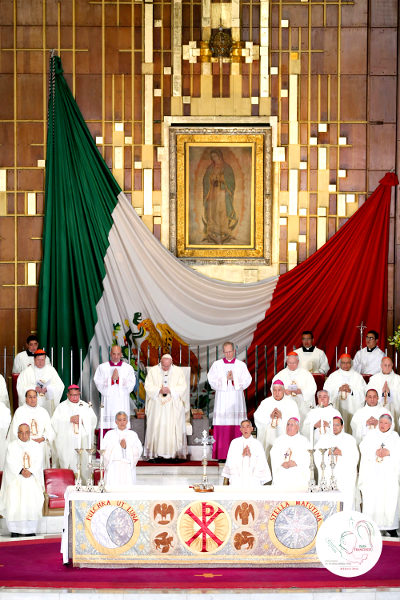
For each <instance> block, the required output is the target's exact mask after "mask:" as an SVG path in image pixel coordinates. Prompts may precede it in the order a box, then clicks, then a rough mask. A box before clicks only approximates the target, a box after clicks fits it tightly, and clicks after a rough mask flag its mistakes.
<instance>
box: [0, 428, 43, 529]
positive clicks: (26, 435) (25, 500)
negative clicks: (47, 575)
mask: <svg viewBox="0 0 400 600" xmlns="http://www.w3.org/2000/svg"><path fill="white" fill-rule="evenodd" d="M17 434H18V439H16V440H14V441H13V442H10V443H9V444H8V448H7V454H6V462H5V467H4V473H3V481H2V485H1V491H0V514H1V515H3V517H5V519H6V524H7V528H8V530H9V531H10V532H11V535H12V536H13V537H17V536H20V535H35V534H36V531H37V526H38V521H39V519H40V517H41V516H42V508H43V501H44V496H43V490H44V482H43V465H42V456H43V453H42V450H41V448H40V446H39V444H37V443H36V442H33V441H31V440H30V430H29V425H28V424H27V423H22V424H21V425H20V426H19V427H18V433H17Z"/></svg>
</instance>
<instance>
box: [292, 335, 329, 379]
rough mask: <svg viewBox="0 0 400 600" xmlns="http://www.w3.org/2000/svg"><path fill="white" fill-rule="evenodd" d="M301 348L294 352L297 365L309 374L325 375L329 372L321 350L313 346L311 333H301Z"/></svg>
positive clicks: (326, 359) (327, 363)
mask: <svg viewBox="0 0 400 600" xmlns="http://www.w3.org/2000/svg"><path fill="white" fill-rule="evenodd" d="M301 344H302V345H301V347H300V348H296V350H295V352H296V354H297V355H298V357H299V361H300V362H299V365H300V367H302V368H303V369H306V370H307V371H310V373H322V374H323V375H326V374H327V372H328V371H329V362H328V358H327V356H326V354H325V352H324V351H323V350H321V349H320V348H317V347H316V346H315V345H314V334H313V332H312V331H303V333H302V335H301Z"/></svg>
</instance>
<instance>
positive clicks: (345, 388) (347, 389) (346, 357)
mask: <svg viewBox="0 0 400 600" xmlns="http://www.w3.org/2000/svg"><path fill="white" fill-rule="evenodd" d="M324 390H327V391H328V392H329V396H330V399H331V402H332V405H333V406H334V407H335V408H337V409H338V410H339V412H340V414H341V415H342V418H343V421H344V427H345V430H346V431H349V428H350V421H351V419H352V417H353V415H354V413H355V412H356V410H358V409H359V408H361V407H362V406H363V405H364V400H365V393H366V391H367V386H366V383H365V381H364V378H363V376H362V375H361V374H360V373H358V371H355V370H354V369H353V368H352V360H351V356H350V354H342V355H341V357H340V359H339V369H338V370H337V371H334V372H333V373H331V375H329V377H328V378H327V380H326V381H325V383H324Z"/></svg>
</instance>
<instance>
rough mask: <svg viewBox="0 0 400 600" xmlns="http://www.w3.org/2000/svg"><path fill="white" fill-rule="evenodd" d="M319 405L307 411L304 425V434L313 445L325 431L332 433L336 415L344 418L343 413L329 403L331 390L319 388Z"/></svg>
mask: <svg viewBox="0 0 400 600" xmlns="http://www.w3.org/2000/svg"><path fill="white" fill-rule="evenodd" d="M317 398H318V406H316V407H315V408H313V409H311V410H310V412H309V413H307V416H306V418H305V419H304V422H303V426H302V430H301V431H302V434H303V435H305V436H306V437H308V439H309V440H310V442H311V444H312V446H313V447H314V443H316V442H317V441H318V440H319V438H320V436H321V435H323V434H324V433H328V432H329V433H332V425H333V419H334V417H339V418H340V419H341V418H342V415H341V414H340V412H339V411H338V410H336V408H333V406H332V404H330V403H329V401H330V398H329V392H327V390H319V392H317Z"/></svg>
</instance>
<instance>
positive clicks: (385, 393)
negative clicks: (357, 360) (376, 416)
mask: <svg viewBox="0 0 400 600" xmlns="http://www.w3.org/2000/svg"><path fill="white" fill-rule="evenodd" d="M368 387H369V388H373V389H374V390H376V391H377V392H378V395H379V398H380V400H379V402H380V404H381V405H382V406H384V407H385V406H388V408H389V409H390V412H391V413H392V415H393V418H394V422H395V429H396V430H397V431H398V421H399V417H400V375H397V374H396V373H395V372H394V371H393V361H392V359H391V358H389V357H388V356H384V357H383V358H382V361H381V370H380V371H379V373H375V375H372V377H371V378H370V380H369V382H368Z"/></svg>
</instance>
